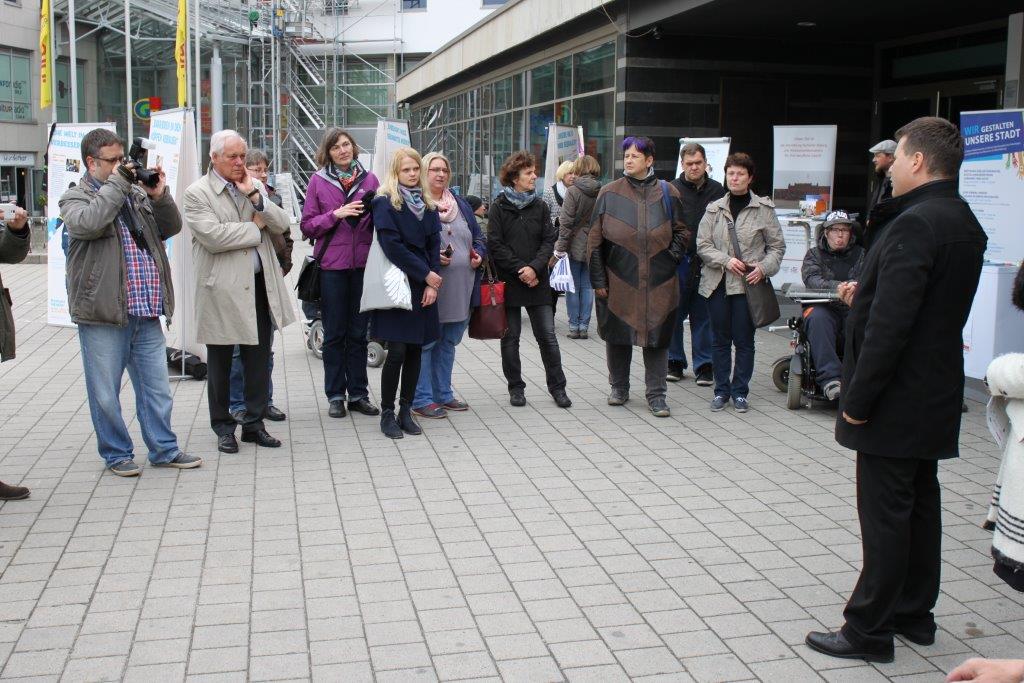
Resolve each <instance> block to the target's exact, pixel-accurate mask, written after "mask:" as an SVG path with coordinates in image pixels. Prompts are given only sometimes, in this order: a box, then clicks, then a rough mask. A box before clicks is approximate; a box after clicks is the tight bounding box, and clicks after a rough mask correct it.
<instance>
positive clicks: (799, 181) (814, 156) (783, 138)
mask: <svg viewBox="0 0 1024 683" xmlns="http://www.w3.org/2000/svg"><path fill="white" fill-rule="evenodd" d="M837 131H838V129H837V127H836V126H834V125H833V126H774V140H775V144H774V161H775V164H774V167H773V169H772V199H773V200H774V201H775V206H776V208H779V209H799V208H800V202H801V201H807V200H811V201H814V200H817V199H818V198H821V199H823V200H824V202H825V211H829V210H831V209H832V180H833V176H834V173H835V165H836V134H837Z"/></svg>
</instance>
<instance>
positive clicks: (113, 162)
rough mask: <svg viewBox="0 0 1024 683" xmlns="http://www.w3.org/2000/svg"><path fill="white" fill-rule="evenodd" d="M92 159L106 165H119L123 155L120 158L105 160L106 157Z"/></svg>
mask: <svg viewBox="0 0 1024 683" xmlns="http://www.w3.org/2000/svg"><path fill="white" fill-rule="evenodd" d="M93 158H94V159H96V160H97V161H105V162H107V163H108V164H119V163H121V162H122V161H124V155H123V154H122V155H121V156H116V157H111V158H110V159H107V158H106V157H93Z"/></svg>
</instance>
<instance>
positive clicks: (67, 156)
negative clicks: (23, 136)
mask: <svg viewBox="0 0 1024 683" xmlns="http://www.w3.org/2000/svg"><path fill="white" fill-rule="evenodd" d="M96 128H106V129H107V130H110V131H116V127H115V125H114V124H113V123H111V122H107V123H55V124H53V127H52V128H51V133H50V144H49V145H48V146H47V148H46V158H47V163H46V167H47V172H46V291H47V295H46V322H47V324H48V325H58V326H61V327H74V325H75V324H74V323H73V322H71V309H70V307H69V305H68V288H67V259H66V258H65V256H64V247H63V244H62V238H63V235H64V230H63V229H62V228H63V226H64V223H63V221H61V219H60V205H59V202H60V198H61V195H63V194H64V193H65V192H66V191H67V189H68V188H69V187H71V186H72V185H77V184H78V183H80V182H81V181H82V176H83V175H84V174H85V171H86V168H85V160H84V159H82V151H81V150H82V138H84V137H85V134H86V133H88V132H89V131H91V130H94V129H96Z"/></svg>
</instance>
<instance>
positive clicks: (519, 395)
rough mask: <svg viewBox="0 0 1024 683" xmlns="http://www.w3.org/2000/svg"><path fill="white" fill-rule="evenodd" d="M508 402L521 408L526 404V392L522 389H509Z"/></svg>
mask: <svg viewBox="0 0 1024 683" xmlns="http://www.w3.org/2000/svg"><path fill="white" fill-rule="evenodd" d="M508 402H509V403H511V404H512V405H514V406H516V407H520V408H521V407H522V406H525V405H526V394H525V393H523V392H522V391H510V392H508Z"/></svg>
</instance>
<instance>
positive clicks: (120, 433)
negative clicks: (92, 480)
mask: <svg viewBox="0 0 1024 683" xmlns="http://www.w3.org/2000/svg"><path fill="white" fill-rule="evenodd" d="M78 342H79V344H80V346H81V349H82V366H83V368H84V369H85V391H86V394H87V395H88V397H89V413H90V415H92V426H93V428H94V429H95V430H96V443H97V445H98V447H99V451H100V455H101V456H102V457H103V460H104V461H106V463H107V467H111V466H113V465H116V464H117V463H119V462H123V461H125V460H133V459H134V458H135V454H134V453H133V452H132V449H133V444H132V439H131V436H129V435H128V428H127V427H126V426H125V424H124V417H122V415H121V379H122V378H123V377H124V371H125V369H127V370H128V377H129V378H131V381H132V387H133V388H134V390H135V412H136V419H137V420H138V421H139V427H141V428H142V438H143V440H144V441H145V442H146V447H147V448H149V461H150V462H153V463H165V462H170V461H171V460H174V459H175V458H176V457H178V453H180V452H181V450H180V449H179V448H178V437H177V436H175V435H174V432H173V431H171V402H172V399H171V385H170V381H169V380H168V372H167V347H166V345H165V342H164V333H163V330H161V329H160V320H159V319H158V318H138V317H136V316H133V315H130V316H128V324H127V325H126V326H125V327H114V326H112V325H86V324H80V325H79V326H78Z"/></svg>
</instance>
